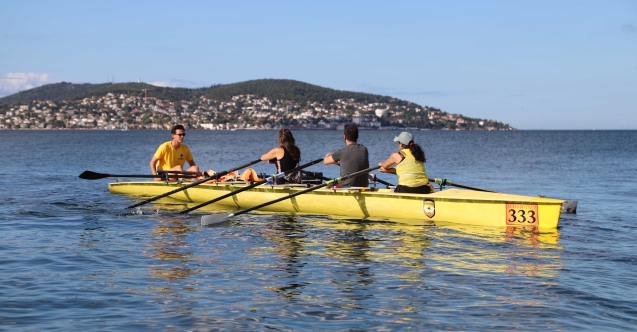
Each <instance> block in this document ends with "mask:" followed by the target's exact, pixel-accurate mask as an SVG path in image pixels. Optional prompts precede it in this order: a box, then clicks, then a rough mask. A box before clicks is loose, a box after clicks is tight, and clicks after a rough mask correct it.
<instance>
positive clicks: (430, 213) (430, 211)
mask: <svg viewBox="0 0 637 332" xmlns="http://www.w3.org/2000/svg"><path fill="white" fill-rule="evenodd" d="M422 210H423V211H424V212H425V215H426V216H427V217H429V218H433V217H434V216H435V215H436V203H435V202H434V201H433V200H431V199H425V200H423V201H422Z"/></svg>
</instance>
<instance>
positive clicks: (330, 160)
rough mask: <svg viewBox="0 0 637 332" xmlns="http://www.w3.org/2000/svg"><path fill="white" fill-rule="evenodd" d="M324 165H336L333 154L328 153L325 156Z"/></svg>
mask: <svg viewBox="0 0 637 332" xmlns="http://www.w3.org/2000/svg"><path fill="white" fill-rule="evenodd" d="M323 163H324V164H325V165H332V164H336V162H335V161H334V159H333V158H332V153H331V152H330V153H328V154H326V155H325V159H323Z"/></svg>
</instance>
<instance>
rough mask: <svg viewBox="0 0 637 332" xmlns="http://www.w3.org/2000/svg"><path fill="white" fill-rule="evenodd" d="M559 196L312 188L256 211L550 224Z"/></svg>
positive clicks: (116, 186) (161, 188) (120, 187)
mask: <svg viewBox="0 0 637 332" xmlns="http://www.w3.org/2000/svg"><path fill="white" fill-rule="evenodd" d="M187 184H188V183H184V184H179V183H164V182H157V181H141V182H115V183H110V184H109V191H110V192H111V193H113V194H124V195H130V196H140V197H149V196H158V195H161V194H164V193H166V192H169V191H172V190H175V189H178V188H180V187H182V186H185V185H187ZM243 187H245V184H237V183H219V184H201V185H198V186H195V187H191V188H188V189H186V190H183V191H180V192H177V193H174V194H172V195H170V196H168V197H170V198H171V199H176V200H178V201H181V202H184V203H203V202H207V201H210V200H212V199H214V198H217V197H220V196H222V195H225V194H227V193H229V192H232V191H234V190H238V189H241V188H243ZM304 189H306V187H304V186H265V185H264V186H259V187H255V188H253V189H250V190H247V191H244V192H242V193H239V194H237V195H234V196H231V197H228V198H225V199H223V200H220V201H218V202H216V203H214V204H211V205H208V206H206V207H205V208H204V209H205V210H224V211H234V210H238V209H244V208H248V207H252V206H256V205H259V204H262V203H264V202H268V201H272V200H275V199H277V198H281V197H284V196H287V195H290V194H293V193H295V192H298V191H301V190H304ZM563 203H564V201H563V200H558V199H552V198H543V197H530V196H520V195H510V194H502V193H490V192H479V191H472V190H460V189H448V190H443V191H440V192H436V193H432V194H427V195H418V194H402V193H393V192H391V191H390V190H388V189H378V190H369V189H367V190H361V189H336V190H334V189H318V190H314V191H311V192H309V193H306V194H303V195H299V196H296V197H293V198H291V199H286V200H283V201H281V202H278V203H275V204H272V205H268V206H266V207H263V208H261V209H259V211H269V212H285V213H291V214H320V215H330V216H337V217H343V218H352V219H369V220H409V221H416V222H424V223H431V222H433V223H435V222H453V223H460V224H467V225H477V226H527V227H537V228H540V229H555V228H557V226H558V222H559V218H560V212H561V207H562V204H563Z"/></svg>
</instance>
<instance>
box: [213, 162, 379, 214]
mask: <svg viewBox="0 0 637 332" xmlns="http://www.w3.org/2000/svg"><path fill="white" fill-rule="evenodd" d="M379 168H380V166H376V167H372V168H368V169H364V170H362V171H358V172H355V173H351V174H348V175H345V176H343V177H341V178H336V179H332V180H329V181H327V182H325V183H323V184H320V185H318V186H314V187H312V188H308V189H305V190H301V191H298V192H295V193H294V194H290V195H287V196H284V197H281V198H277V199H275V200H272V201H269V202H265V203H262V204H259V205H257V206H253V207H251V208H247V209H243V210H241V211H237V212H234V213H230V214H228V215H222V214H209V215H205V216H202V217H201V226H206V225H212V224H218V223H221V222H224V221H226V220H228V219H230V218H232V217H235V216H238V215H240V214H244V213H247V212H250V211H252V210H256V209H260V208H262V207H264V206H268V205H271V204H274V203H278V202H280V201H284V200H286V199H290V198H292V197H296V196H298V195H303V194H305V193H309V192H310V191H314V190H317V189H321V188H323V187H327V186H331V185H334V184H337V183H340V182H341V181H343V180H346V179H349V178H353V177H357V176H359V175H363V174H365V173H369V172H371V171H373V170H376V169H379Z"/></svg>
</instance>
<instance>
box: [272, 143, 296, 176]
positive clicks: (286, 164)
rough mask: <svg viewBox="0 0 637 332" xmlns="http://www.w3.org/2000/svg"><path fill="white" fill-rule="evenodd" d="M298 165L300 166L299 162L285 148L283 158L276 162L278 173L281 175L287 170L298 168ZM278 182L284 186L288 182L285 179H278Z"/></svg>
mask: <svg viewBox="0 0 637 332" xmlns="http://www.w3.org/2000/svg"><path fill="white" fill-rule="evenodd" d="M298 164H299V161H298V160H294V158H292V155H291V154H290V152H289V151H288V150H287V149H286V148H283V158H281V159H277V161H276V172H277V173H281V172H285V171H287V170H291V169H293V168H295V167H297V166H298ZM276 182H277V184H284V183H286V182H287V181H286V180H285V179H284V178H280V179H277V180H276Z"/></svg>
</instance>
